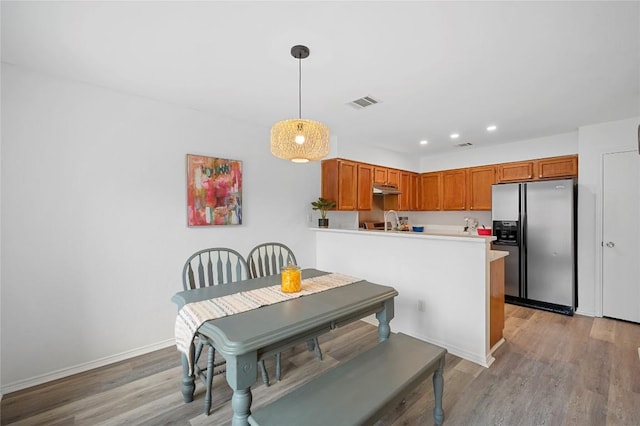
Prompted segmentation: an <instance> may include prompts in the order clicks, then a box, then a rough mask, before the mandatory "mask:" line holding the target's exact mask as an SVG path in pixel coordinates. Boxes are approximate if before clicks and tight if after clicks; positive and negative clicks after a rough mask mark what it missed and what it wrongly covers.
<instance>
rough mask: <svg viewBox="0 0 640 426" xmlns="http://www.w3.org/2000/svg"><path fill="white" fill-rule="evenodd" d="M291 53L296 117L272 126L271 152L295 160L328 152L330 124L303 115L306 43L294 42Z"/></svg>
mask: <svg viewBox="0 0 640 426" xmlns="http://www.w3.org/2000/svg"><path fill="white" fill-rule="evenodd" d="M291 56H293V57H294V58H296V59H297V60H298V118H291V119H289V120H282V121H278V122H277V123H276V124H274V125H273V127H272V128H271V153H272V154H273V155H275V156H276V157H278V158H282V159H285V160H291V161H293V162H294V163H306V162H307V161H314V160H320V159H322V158H324V157H326V156H327V154H329V128H328V127H327V126H325V125H324V124H322V123H320V122H317V121H313V120H305V119H303V118H302V60H303V59H304V58H307V57H308V56H309V48H308V47H307V46H300V45H298V46H293V47H292V48H291Z"/></svg>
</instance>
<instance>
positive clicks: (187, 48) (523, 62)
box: [1, 1, 640, 155]
mask: <svg viewBox="0 0 640 426" xmlns="http://www.w3.org/2000/svg"><path fill="white" fill-rule="evenodd" d="M1 13H2V61H3V62H7V63H11V64H16V65H20V66H23V67H27V68H30V69H35V70H39V71H43V72H46V73H50V74H54V75H57V76H61V77H65V78H70V79H74V80H79V81H82V82H87V83H91V84H96V85H99V86H103V87H108V88H111V89H114V90H118V91H122V92H126V93H131V94H136V95H140V96H145V97H148V98H152V99H157V100H161V101H165V102H170V103H173V104H179V105H184V106H187V107H190V108H195V109H198V110H203V111H211V112H213V113H216V114H222V115H225V116H229V117H235V118H240V119H242V120H246V121H247V122H252V123H256V124H258V125H264V126H265V127H267V128H269V127H270V126H271V124H273V123H274V122H275V121H279V120H282V119H285V118H292V117H296V116H297V113H298V99H297V97H298V92H297V90H298V63H297V60H295V59H294V58H292V57H291V55H290V52H289V51H290V48H291V46H293V45H295V44H305V45H307V46H308V47H309V48H310V50H311V56H310V57H309V58H308V59H305V60H303V61H302V116H303V117H304V118H310V119H314V120H318V121H322V122H324V123H325V124H327V125H328V126H329V128H330V129H331V132H332V135H335V136H337V138H338V141H339V144H340V145H341V146H342V145H345V144H369V145H372V146H378V147H385V148H387V149H391V150H394V151H398V152H401V153H407V154H410V155H429V154H433V153H442V152H447V151H450V150H456V149H460V148H456V147H454V145H455V144H458V143H463V142H470V143H472V144H473V147H478V146H486V145H490V144H499V143H506V142H513V141H518V140H524V139H530V138H536V137H542V136H547V135H553V134H558V133H564V132H569V131H573V130H576V129H577V128H578V127H579V126H582V125H587V124H595V123H599V122H604V121H611V120H617V119H622V118H628V117H633V116H638V115H640V31H639V28H640V3H639V2H609V1H602V2H416V1H413V2H397V1H393V2H391V1H388V2H380V1H378V2H371V1H369V2H365V1H357V2H327V1H323V2H312V1H299V2H268V1H259V2H246V1H235V2H217V1H215V2H214V1H208V2H205V1H200V2H177V1H176V2H155V1H143V2H135V3H134V2H9V1H2V11H1ZM363 96H372V97H374V98H376V99H379V100H380V101H381V103H380V104H378V105H375V106H372V107H369V108H367V109H361V110H357V109H355V108H354V107H352V106H349V105H348V103H349V102H350V101H352V100H354V99H357V98H360V97H363ZM489 124H496V125H497V126H498V130H497V131H496V132H494V133H491V134H489V133H488V132H486V130H485V128H486V126H487V125H489ZM453 132H457V133H460V135H461V137H460V139H459V140H457V141H455V142H454V141H452V140H451V139H450V138H449V134H450V133H453ZM267 137H268V136H267V135H265V138H267ZM420 139H428V140H429V144H428V145H427V146H420V145H419V144H418V141H419V140H420ZM473 147H472V148H471V149H473Z"/></svg>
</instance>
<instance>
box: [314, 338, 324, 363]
mask: <svg viewBox="0 0 640 426" xmlns="http://www.w3.org/2000/svg"><path fill="white" fill-rule="evenodd" d="M313 343H314V345H315V350H316V358H318V359H319V360H320V361H322V349H320V343H319V342H318V338H317V337H314V338H313Z"/></svg>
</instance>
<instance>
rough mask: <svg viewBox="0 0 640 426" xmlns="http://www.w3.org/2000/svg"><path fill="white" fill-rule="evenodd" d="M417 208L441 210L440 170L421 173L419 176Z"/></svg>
mask: <svg viewBox="0 0 640 426" xmlns="http://www.w3.org/2000/svg"><path fill="white" fill-rule="evenodd" d="M419 182H420V184H419V186H420V197H419V198H420V199H419V203H418V209H419V210H429V211H432V210H442V172H431V173H422V174H421V175H420V178H419Z"/></svg>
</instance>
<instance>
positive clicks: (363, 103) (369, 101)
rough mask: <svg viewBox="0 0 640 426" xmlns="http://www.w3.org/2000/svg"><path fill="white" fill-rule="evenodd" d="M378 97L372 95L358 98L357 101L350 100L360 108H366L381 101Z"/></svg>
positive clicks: (350, 103) (351, 103)
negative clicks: (374, 97)
mask: <svg viewBox="0 0 640 426" xmlns="http://www.w3.org/2000/svg"><path fill="white" fill-rule="evenodd" d="M379 102H380V101H378V100H377V99H373V98H372V97H371V96H365V97H364V98H360V99H356V100H355V101H351V102H349V105H352V106H354V107H356V108H358V109H362V108H366V107H368V106H371V105H375V104H377V103H379Z"/></svg>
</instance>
